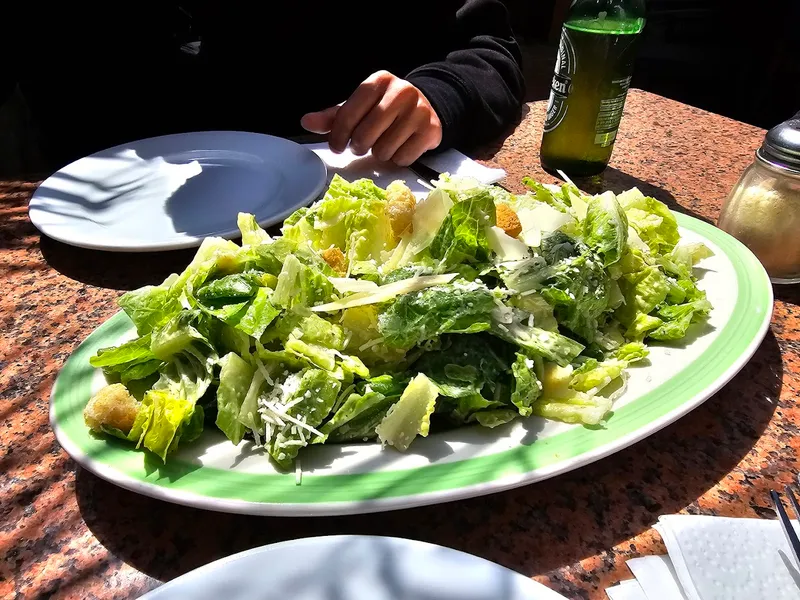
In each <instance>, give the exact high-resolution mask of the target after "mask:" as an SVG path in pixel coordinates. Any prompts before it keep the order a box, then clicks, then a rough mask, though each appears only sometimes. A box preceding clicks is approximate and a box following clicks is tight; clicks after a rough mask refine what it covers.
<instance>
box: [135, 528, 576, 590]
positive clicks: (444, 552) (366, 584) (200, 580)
mask: <svg viewBox="0 0 800 600" xmlns="http://www.w3.org/2000/svg"><path fill="white" fill-rule="evenodd" d="M184 598H192V600H218V599H219V598H225V599H226V600H284V599H286V598H291V599H292V600H415V599H418V600H564V597H563V596H561V595H560V594H557V593H556V592H554V591H552V590H550V589H549V588H546V587H545V586H543V585H541V584H539V583H536V582H535V581H533V580H531V579H528V578H527V577H524V576H523V575H520V574H519V573H516V572H515V571H511V570H509V569H506V568H505V567H501V566H500V565H497V564H495V563H493V562H489V561H487V560H484V559H482V558H478V557H476V556H472V555H471V554H465V553H464V552H458V551H456V550H451V549H450V548H444V547H442V546H436V545H433V544H427V543H424V542H416V541H412V540H405V539H400V538H390V537H378V536H366V535H341V536H330V537H315V538H305V539H300V540H292V541H289V542H282V543H279V544H272V545H270V546H263V547H261V548H254V549H253V550H248V551H246V552H242V553H240V554H234V555H233V556H229V557H227V558H223V559H220V560H218V561H215V562H213V563H211V564H208V565H205V566H203V567H200V568H199V569H195V570H194V571H190V572H189V573H187V574H185V575H183V576H181V577H178V578H177V579H174V580H172V581H170V582H169V583H167V584H165V585H163V586H161V587H159V588H156V589H155V590H153V591H152V592H150V593H148V594H145V595H144V596H142V597H141V599H140V600H178V599H181V600H182V599H184Z"/></svg>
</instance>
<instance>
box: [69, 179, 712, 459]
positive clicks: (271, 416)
mask: <svg viewBox="0 0 800 600" xmlns="http://www.w3.org/2000/svg"><path fill="white" fill-rule="evenodd" d="M525 183H526V185H527V186H528V187H529V190H530V191H528V192H527V193H525V194H521V195H514V194H511V193H509V192H507V191H505V190H503V189H501V188H499V187H495V186H487V185H482V184H479V183H478V182H476V181H474V180H470V179H464V178H457V177H448V176H442V178H440V180H439V181H437V182H435V185H436V187H435V189H434V190H433V191H431V192H430V193H429V194H428V195H427V197H426V198H424V199H422V200H420V201H419V202H418V203H417V202H416V201H415V200H414V197H413V196H412V195H411V192H410V190H409V189H408V188H407V187H405V185H404V184H403V183H402V182H395V183H393V184H392V185H390V186H389V187H388V188H387V189H382V188H380V187H378V186H377V185H375V183H373V182H372V181H370V180H367V179H361V180H358V181H354V182H348V181H346V180H344V179H343V178H341V177H339V176H335V177H334V178H333V180H332V182H331V185H330V187H329V189H328V190H327V192H326V194H325V196H324V197H323V198H322V199H321V200H319V201H318V202H316V203H314V204H313V205H312V206H310V207H307V208H301V209H300V210H298V211H296V212H295V213H294V214H292V215H291V216H290V217H289V218H288V219H286V221H285V223H284V225H283V228H282V235H281V236H279V237H270V236H269V235H268V234H267V233H266V232H265V231H264V230H263V229H261V228H260V227H259V226H258V224H257V223H256V221H255V218H254V217H253V216H252V215H248V214H240V215H239V227H240V229H241V233H242V243H241V245H239V244H236V243H234V242H232V241H229V240H224V239H220V238H208V239H206V240H205V241H204V242H203V244H202V246H201V247H200V248H199V250H198V252H197V254H196V256H195V257H194V259H193V260H192V262H191V263H190V264H189V266H188V267H187V268H186V270H185V271H183V273H181V274H174V275H172V276H170V277H169V278H167V280H166V281H164V283H162V284H161V285H158V286H147V287H144V288H141V289H138V290H135V291H132V292H129V293H126V294H125V295H124V296H122V298H121V299H120V301H119V304H120V306H121V307H122V309H123V310H124V311H125V313H127V315H128V316H129V317H130V319H131V321H132V322H133V323H134V325H135V326H136V332H137V336H136V337H135V338H134V339H132V340H131V341H128V342H126V343H124V344H122V345H120V346H117V347H114V348H106V349H102V350H100V351H98V352H97V354H96V355H95V356H93V357H92V358H91V361H90V362H91V364H92V365H93V366H94V367H98V368H101V369H103V371H104V372H105V374H106V376H107V377H108V378H109V379H110V380H111V381H113V382H114V383H112V384H111V385H109V386H108V387H106V388H104V389H103V390H101V392H100V393H98V394H97V396H95V397H94V398H92V399H91V400H90V402H89V404H88V405H87V407H86V410H85V412H84V416H85V420H86V422H87V425H88V426H89V427H90V428H92V429H93V430H95V431H98V432H105V433H106V434H110V435H114V436H117V437H120V438H123V439H126V440H129V441H130V442H131V444H132V445H135V446H136V447H142V446H143V447H144V448H147V449H148V450H150V451H151V452H153V453H155V454H156V455H158V456H159V457H161V459H162V460H167V459H168V458H169V455H170V453H172V452H173V451H174V450H175V449H176V448H177V447H178V446H179V445H181V444H184V443H187V442H190V441H191V440H193V439H195V438H196V437H197V436H198V435H200V433H201V432H202V430H203V428H204V427H212V426H214V427H216V428H217V429H219V430H220V431H221V432H222V433H224V434H225V435H226V436H227V437H228V439H230V440H231V442H233V443H234V444H239V443H241V442H242V440H243V439H245V438H252V440H253V442H254V443H255V445H256V446H258V447H262V448H264V450H265V451H266V453H268V454H269V456H271V457H272V459H273V460H274V461H275V462H276V463H277V464H278V465H279V466H280V467H283V468H288V467H290V466H291V465H292V463H293V461H294V459H295V458H296V457H297V455H298V453H299V452H300V451H301V449H302V448H304V447H306V446H308V445H310V444H324V443H341V442H354V441H358V442H360V441H368V440H375V439H377V440H378V441H380V442H381V443H383V444H385V445H391V446H394V447H395V448H396V449H398V450H405V449H406V448H408V446H409V445H410V444H411V443H412V442H413V440H414V439H415V438H416V437H417V436H427V435H428V433H429V431H431V430H432V429H433V430H436V429H439V430H442V429H447V428H449V427H456V426H462V425H467V424H473V423H476V424H478V425H481V426H484V427H496V426H498V425H501V424H504V423H508V422H509V421H512V420H514V419H519V418H527V417H530V416H531V415H537V416H540V417H545V418H548V419H558V420H561V421H565V422H568V423H578V424H584V425H590V426H593V425H598V424H602V422H603V421H604V419H607V418H609V416H610V411H611V407H612V404H613V402H614V400H615V399H616V398H617V397H618V396H619V395H620V394H621V393H622V392H623V391H624V389H625V382H626V377H627V369H628V367H629V366H630V365H631V364H632V363H635V362H636V361H640V360H642V359H644V358H645V357H646V356H647V355H648V349H647V347H646V343H647V342H650V341H654V342H669V341H672V340H678V339H680V338H683V337H684V336H686V334H687V331H688V330H689V327H690V326H691V324H692V323H695V322H697V321H699V320H701V319H704V318H705V317H706V316H707V315H708V313H709V311H710V310H711V305H710V304H709V302H708V301H707V300H706V295H705V293H704V292H703V291H702V290H700V289H699V288H698V287H697V285H696V278H695V277H694V276H693V274H692V267H693V266H694V265H695V264H696V263H697V262H698V261H699V260H701V259H703V258H705V257H708V256H710V255H711V253H710V251H709V250H708V249H707V248H706V247H705V246H703V245H701V244H681V243H680V239H679V234H678V227H677V223H676V221H675V217H674V216H673V214H672V213H671V212H670V211H669V210H668V209H667V207H666V206H665V205H664V204H662V203H661V202H659V201H657V200H655V199H653V198H648V197H646V196H644V195H643V194H642V193H641V192H639V191H638V190H637V189H632V190H629V191H627V192H624V193H622V194H619V195H615V194H613V193H611V192H606V193H603V194H600V195H596V196H590V195H586V194H583V193H581V192H580V191H579V190H578V189H577V188H576V187H575V186H573V185H571V184H567V185H563V186H560V187H559V186H553V185H542V184H539V183H537V182H534V181H531V180H529V179H526V180H525Z"/></svg>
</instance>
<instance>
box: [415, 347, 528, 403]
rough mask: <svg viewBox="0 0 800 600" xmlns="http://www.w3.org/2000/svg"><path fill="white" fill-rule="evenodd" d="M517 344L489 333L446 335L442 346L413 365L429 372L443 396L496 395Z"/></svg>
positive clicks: (490, 396)
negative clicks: (509, 342) (514, 346)
mask: <svg viewBox="0 0 800 600" xmlns="http://www.w3.org/2000/svg"><path fill="white" fill-rule="evenodd" d="M512 360H513V347H512V346H511V345H510V344H508V343H506V342H503V341H501V340H499V339H497V338H495V337H493V336H491V335H488V334H475V335H453V334H449V335H445V336H442V340H441V344H440V346H439V348H438V349H436V350H433V351H430V352H426V353H425V354H423V355H422V356H421V357H420V358H419V359H418V360H417V361H416V362H415V363H414V364H413V366H412V368H413V370H414V371H417V372H420V373H424V374H425V375H427V377H428V379H430V380H431V381H432V382H433V383H434V384H436V386H437V387H438V388H439V393H440V394H441V395H442V396H447V397H449V398H463V397H466V396H470V395H475V394H477V395H481V394H484V395H485V396H486V397H487V398H493V397H494V396H495V390H496V386H497V383H498V382H499V381H500V379H501V377H502V374H503V373H505V372H507V371H509V370H510V367H511V361H512Z"/></svg>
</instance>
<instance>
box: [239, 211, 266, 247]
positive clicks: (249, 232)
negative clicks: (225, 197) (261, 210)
mask: <svg viewBox="0 0 800 600" xmlns="http://www.w3.org/2000/svg"><path fill="white" fill-rule="evenodd" d="M236 221H237V224H238V226H239V231H240V232H241V234H242V244H245V245H247V246H256V245H258V244H268V243H269V242H271V241H272V238H271V237H270V236H269V234H267V232H266V231H264V230H263V229H262V228H261V226H260V225H259V224H258V222H257V221H256V217H255V215H251V214H249V213H239V215H238V217H237V219H236Z"/></svg>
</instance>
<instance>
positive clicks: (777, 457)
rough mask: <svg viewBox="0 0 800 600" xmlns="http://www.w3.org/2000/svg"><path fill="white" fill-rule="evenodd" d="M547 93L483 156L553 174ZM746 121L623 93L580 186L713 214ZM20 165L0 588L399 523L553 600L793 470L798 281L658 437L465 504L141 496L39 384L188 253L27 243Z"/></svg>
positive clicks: (4, 316) (69, 594)
mask: <svg viewBox="0 0 800 600" xmlns="http://www.w3.org/2000/svg"><path fill="white" fill-rule="evenodd" d="M544 108H545V107H544V103H536V104H533V105H531V106H530V107H529V110H528V111H527V113H526V115H525V117H524V120H523V122H522V123H521V125H520V126H519V127H518V129H517V130H516V132H515V133H514V134H513V135H512V136H511V137H509V138H508V139H507V140H506V141H505V143H504V144H503V146H502V148H500V149H498V150H496V151H492V150H487V151H486V152H485V153H484V154H483V155H482V156H481V158H482V159H484V160H485V161H486V162H487V164H493V165H500V166H502V167H504V168H505V169H506V170H507V171H508V173H509V176H510V177H509V181H508V182H507V183H508V185H509V186H511V187H515V188H520V186H519V185H518V184H517V183H516V182H518V181H519V179H520V178H521V177H522V176H523V175H530V176H532V177H534V178H539V179H541V180H545V181H552V178H550V177H549V176H546V175H545V174H544V173H543V172H542V171H541V169H540V168H539V165H538V149H539V142H540V136H541V123H542V119H543V114H544ZM762 136H763V131H761V130H758V129H756V128H753V127H750V126H747V125H743V124H741V123H737V122H734V121H731V120H728V119H725V118H723V117H720V116H716V115H712V114H709V113H706V112H703V111H700V110H697V109H694V108H690V107H687V106H684V105H681V104H679V103H676V102H673V101H670V100H666V99H663V98H660V97H658V96H654V95H651V94H647V93H644V92H640V91H636V90H634V91H632V92H631V94H630V96H629V100H628V103H627V107H626V111H625V117H624V120H623V122H622V129H621V132H620V138H619V141H618V142H617V145H616V149H615V152H614V157H613V160H612V164H611V167H610V168H609V169H608V171H607V172H606V173H605V175H604V176H603V177H602V178H600V180H598V181H594V182H591V181H581V182H578V183H579V184H580V185H581V186H582V187H584V188H585V189H587V190H588V189H592V186H594V187H596V188H597V189H600V188H603V187H608V188H611V189H615V190H620V189H626V188H629V187H631V186H633V185H637V186H639V187H640V189H642V191H644V192H645V193H648V194H652V195H654V196H656V197H658V198H660V199H661V200H664V201H666V202H668V203H669V204H670V205H671V206H672V207H673V208H676V209H677V210H682V211H684V212H688V213H691V214H694V215H696V216H699V217H700V218H704V219H707V220H710V221H715V220H716V217H717V214H718V211H719V207H720V204H721V202H722V200H723V199H724V197H725V195H726V194H727V192H728V190H730V188H731V187H732V186H733V185H734V183H735V181H736V179H737V177H738V175H739V173H741V171H742V170H743V169H744V168H745V166H746V165H747V164H748V162H749V161H750V160H751V156H752V153H753V151H754V150H755V148H756V147H757V146H758V145H759V143H760V142H761V138H762ZM35 187H36V181H35V180H34V179H31V180H30V181H10V182H9V181H6V182H0V331H2V335H0V415H2V416H1V417H0V597H1V598H84V599H90V598H102V599H111V598H114V599H122V598H135V597H136V596H138V595H139V594H141V593H143V592H145V591H147V590H149V589H152V588H154V587H156V586H158V585H159V582H161V581H165V580H169V579H172V578H174V577H177V576H179V575H181V574H182V573H185V572H186V571H188V570H190V569H193V568H195V567H197V566H199V565H202V564H204V563H207V562H209V561H212V560H215V559H218V558H220V557H223V556H226V555H229V554H232V553H234V552H238V551H240V550H244V549H247V548H251V547H254V546H258V545H262V544H267V543H270V542H275V541H279V540H285V539H289V538H296V537H306V536H314V535H324V534H334V533H369V534H385V535H395V536H401V537H410V538H416V539H420V540H425V541H430V542H434V543H438V544H443V545H445V546H450V547H453V548H457V549H459V550H464V551H466V552H470V553H472V554H476V555H479V556H482V557H484V558H487V559H490V560H493V561H495V562H497V563H500V564H502V565H505V566H507V567H510V568H512V569H515V570H516V571H519V572H520V573H524V574H525V575H528V576H531V577H534V578H536V579H537V580H539V581H541V582H542V583H544V584H545V585H548V586H550V587H552V588H553V589H555V590H557V591H559V592H561V593H562V594H564V595H565V596H567V597H569V598H592V599H595V598H597V599H600V598H605V594H604V592H603V589H604V588H605V587H607V586H610V585H612V584H614V583H617V582H618V581H620V580H622V579H628V578H630V577H631V576H630V573H629V572H628V571H627V568H626V567H625V564H624V563H625V560H626V559H628V558H631V557H635V556H639V555H644V554H652V553H659V552H663V551H664V547H663V545H662V543H661V541H660V538H659V537H658V534H656V533H655V532H654V530H653V529H652V525H653V524H654V523H655V522H656V520H657V518H658V516H659V515H661V514H664V513H674V512H679V511H680V512H688V513H702V514H715V515H726V516H742V517H764V518H773V516H774V515H773V513H772V511H771V509H770V508H769V504H768V498H767V492H768V490H769V489H770V488H771V487H777V486H782V485H783V484H785V483H789V482H790V481H791V480H793V478H794V476H795V475H796V474H797V472H798V466H800V465H799V463H798V459H797V457H796V455H797V449H798V447H799V446H800V437H799V436H798V435H797V433H798V425H800V411H799V410H798V409H797V407H796V404H795V399H796V397H797V390H798V385H800V382H799V381H798V377H800V355H799V354H798V349H800V329H799V328H798V326H799V325H800V321H799V320H798V314H799V313H798V301H800V290H798V288H797V287H793V288H779V289H777V290H776V295H777V301H776V306H775V313H774V318H773V322H772V327H771V331H770V332H769V333H768V334H767V337H766V339H765V340H764V342H763V343H762V344H761V347H760V348H759V350H758V352H757V353H756V355H755V357H754V358H753V359H752V361H750V363H749V364H748V365H747V366H746V367H745V368H744V369H743V371H742V372H741V373H740V374H739V375H738V376H737V377H736V378H735V379H734V380H733V381H732V382H731V383H729V384H728V385H727V386H726V387H725V388H724V389H723V390H722V391H721V392H719V393H718V394H717V395H716V396H714V397H713V398H711V399H710V400H709V401H708V402H706V403H705V404H704V405H703V406H701V407H700V408H698V409H696V410H695V411H693V412H692V413H690V414H689V415H687V416H686V417H684V418H683V419H681V420H680V421H678V422H677V423H675V424H673V425H672V426H670V427H667V428H666V429H664V430H662V431H661V432H659V433H657V434H656V435H654V436H652V437H650V438H648V439H646V440H644V441H642V442H640V443H638V444H636V445H635V446H633V447H631V448H629V449H627V450H624V451H622V452H619V453H617V454H615V455H613V456H611V457H609V458H606V459H604V460H601V461H599V462H597V463H594V464H592V465H590V466H587V467H585V468H583V469H580V470H578V471H575V472H572V473H569V474H566V475H563V476H560V477H556V478H554V479H551V480H548V481H545V482H542V483H537V484H534V485H530V486H527V487H523V488H520V489H516V490H513V491H509V492H504V493H500V494H495V495H492V496H488V497H483V498H478V499H474V500H467V501H460V502H455V503H451V504H445V505H439V506H431V507H425V508H418V509H412V510H405V511H398V512H392V513H382V514H373V515H366V516H357V517H339V518H324V519H322V518H313V519H277V518H255V517H245V516H234V515H225V514H218V513H211V512H204V511H201V510H195V509H190V508H185V507H181V506H176V505H171V504H167V503H164V502H160V501H157V500H152V499H149V498H145V497H142V496H138V495H136V494H134V493H132V492H127V491H125V490H123V489H120V488H117V487H115V486H113V485H111V484H109V483H106V482H104V481H102V480H100V479H98V478H97V477H95V476H94V475H91V474H90V473H88V472H86V471H83V470H82V469H80V468H78V467H77V466H76V465H75V463H74V462H73V461H72V460H70V458H69V457H68V456H67V455H66V454H65V453H64V452H63V450H61V448H60V447H59V446H58V444H57V443H56V441H55V439H54V437H53V434H52V432H51V430H50V426H49V423H48V395H49V393H50V387H51V385H52V383H53V380H54V377H55V375H56V373H57V372H58V369H59V368H60V367H61V366H62V365H63V363H64V361H65V359H66V358H67V357H68V356H69V354H70V352H72V351H73V350H74V349H75V347H76V346H77V345H78V343H79V342H80V341H81V340H83V339H84V338H85V337H86V336H87V335H88V334H89V333H90V332H91V331H92V330H93V329H94V328H96V327H97V326H98V325H100V324H101V323H102V322H103V321H104V320H105V319H106V318H108V317H110V316H111V315H112V314H113V313H114V312H115V311H116V306H115V299H116V298H117V297H118V296H119V294H120V290H123V289H130V288H133V287H138V286H140V285H143V284H146V283H154V282H159V281H161V280H162V279H163V277H164V276H166V275H167V274H168V273H169V272H170V271H173V270H177V269H180V268H181V267H182V266H183V265H184V264H185V263H186V262H187V261H188V260H189V259H190V257H191V254H192V252H191V251H189V252H178V253H169V254H160V255H113V254H104V253H99V252H92V251H84V250H78V249H74V248H70V247H68V246H65V245H63V244H59V243H57V242H54V241H52V240H49V239H41V240H40V237H39V235H38V233H37V232H36V230H35V229H34V227H33V226H32V225H31V223H30V221H29V220H28V218H27V212H26V208H27V202H28V199H29V197H30V195H31V193H32V192H33V191H34V189H35Z"/></svg>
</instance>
